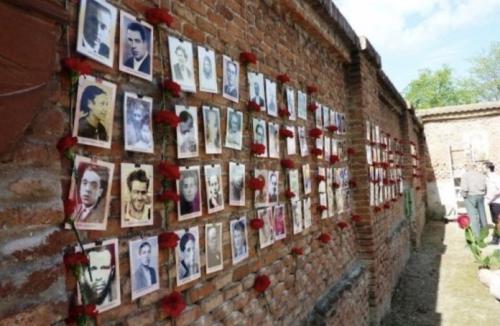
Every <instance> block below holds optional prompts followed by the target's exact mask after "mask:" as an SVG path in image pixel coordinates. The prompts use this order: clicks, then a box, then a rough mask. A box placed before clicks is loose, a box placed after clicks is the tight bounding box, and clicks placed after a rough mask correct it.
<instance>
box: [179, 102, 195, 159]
mask: <svg viewBox="0 0 500 326" xmlns="http://www.w3.org/2000/svg"><path fill="white" fill-rule="evenodd" d="M175 113H176V114H177V116H178V117H179V119H180V120H181V121H180V123H179V124H178V125H177V158H190V157H197V156H198V154H199V147H198V108H197V107H196V106H189V107H188V106H184V105H176V106H175Z"/></svg>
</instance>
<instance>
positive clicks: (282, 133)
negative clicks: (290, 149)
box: [280, 128, 293, 138]
mask: <svg viewBox="0 0 500 326" xmlns="http://www.w3.org/2000/svg"><path fill="white" fill-rule="evenodd" d="M280 137H281V138H293V132H292V131H291V130H288V129H286V128H280Z"/></svg>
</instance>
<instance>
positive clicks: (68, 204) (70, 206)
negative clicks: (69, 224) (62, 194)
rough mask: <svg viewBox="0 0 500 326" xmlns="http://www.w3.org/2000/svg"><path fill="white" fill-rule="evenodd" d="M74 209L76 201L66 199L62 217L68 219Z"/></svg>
mask: <svg viewBox="0 0 500 326" xmlns="http://www.w3.org/2000/svg"><path fill="white" fill-rule="evenodd" d="M75 208H76V201H74V200H73V199H66V200H65V201H64V216H66V217H69V216H71V214H73V212H74V211H75Z"/></svg>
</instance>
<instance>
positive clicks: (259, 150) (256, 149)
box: [250, 143, 266, 155]
mask: <svg viewBox="0 0 500 326" xmlns="http://www.w3.org/2000/svg"><path fill="white" fill-rule="evenodd" d="M250 150H251V151H252V153H254V154H258V155H262V154H264V153H265V152H266V145H264V144H257V143H252V144H251V145H250Z"/></svg>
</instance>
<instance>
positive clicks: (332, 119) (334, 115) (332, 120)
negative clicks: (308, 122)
mask: <svg viewBox="0 0 500 326" xmlns="http://www.w3.org/2000/svg"><path fill="white" fill-rule="evenodd" d="M330 125H333V126H336V127H338V121H337V111H335V110H330ZM335 133H336V134H338V130H337V131H336V132H335Z"/></svg>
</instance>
